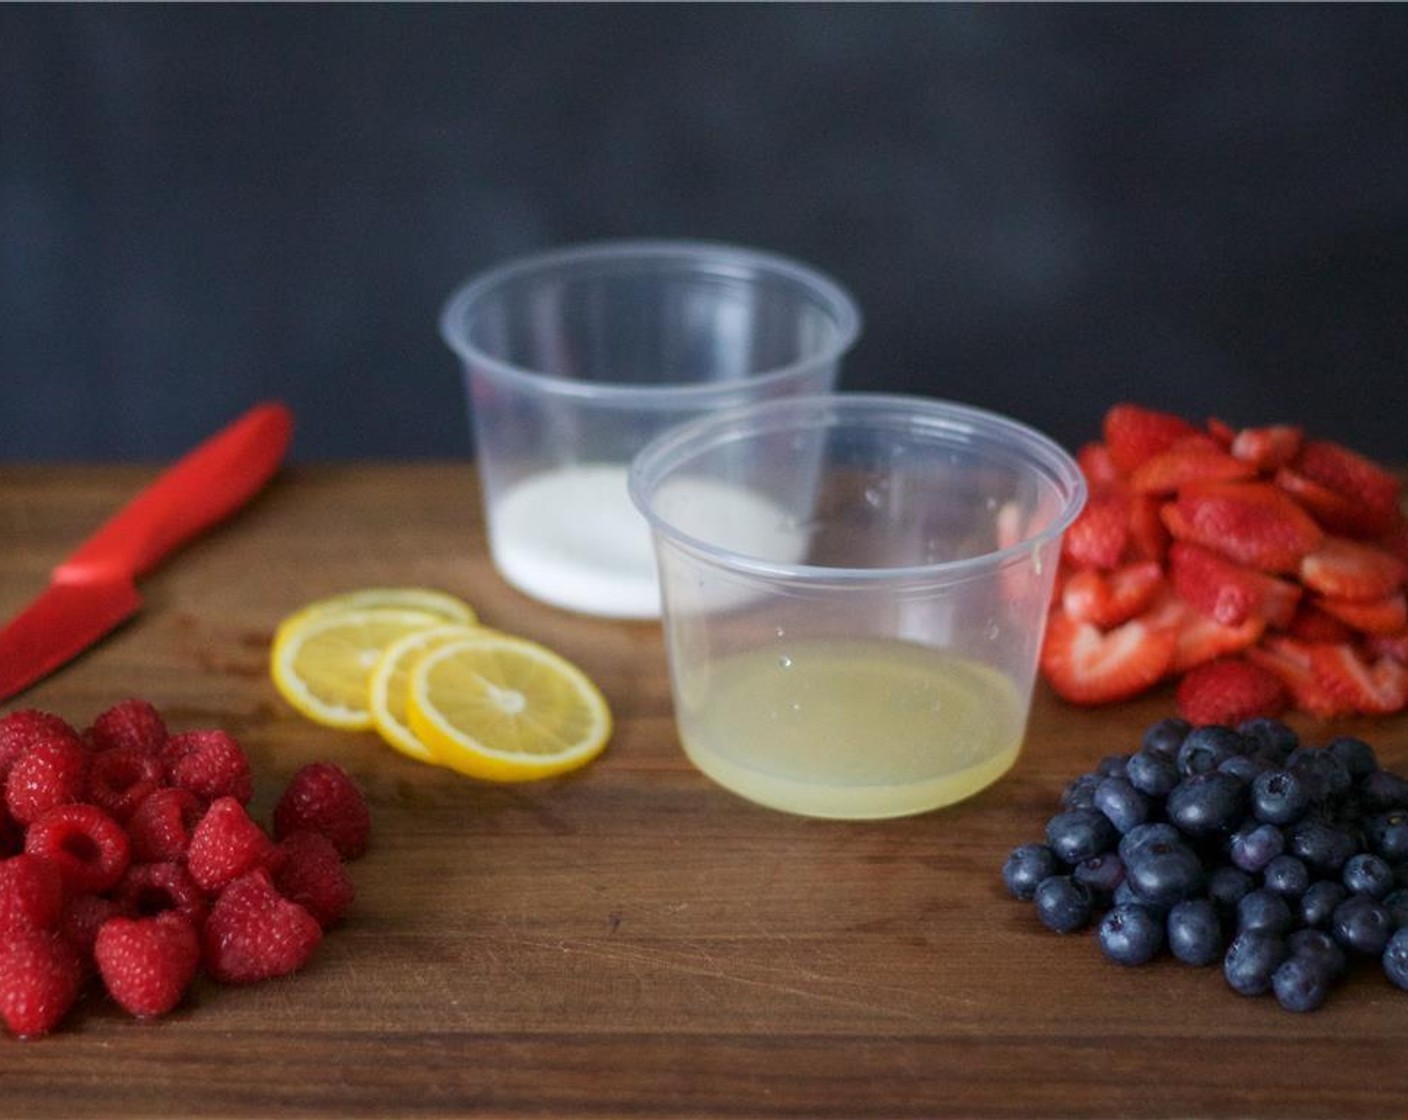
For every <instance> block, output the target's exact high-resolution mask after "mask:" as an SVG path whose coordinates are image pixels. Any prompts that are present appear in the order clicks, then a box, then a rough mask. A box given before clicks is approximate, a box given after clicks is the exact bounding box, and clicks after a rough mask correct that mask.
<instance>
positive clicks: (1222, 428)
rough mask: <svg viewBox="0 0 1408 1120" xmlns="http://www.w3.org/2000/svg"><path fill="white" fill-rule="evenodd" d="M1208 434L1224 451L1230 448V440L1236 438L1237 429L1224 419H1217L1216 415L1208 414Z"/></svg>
mask: <svg viewBox="0 0 1408 1120" xmlns="http://www.w3.org/2000/svg"><path fill="white" fill-rule="evenodd" d="M1207 429H1208V435H1210V436H1212V438H1213V439H1215V440H1217V445H1218V446H1219V447H1221V448H1222V449H1223V450H1224V451H1227V450H1231V448H1232V442H1233V440H1235V439H1236V438H1237V429H1236V428H1234V427H1233V426H1232V425H1231V424H1229V423H1227V421H1226V420H1219V419H1218V418H1217V417H1216V416H1209V417H1208V422H1207Z"/></svg>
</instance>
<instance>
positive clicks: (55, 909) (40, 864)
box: [0, 853, 64, 938]
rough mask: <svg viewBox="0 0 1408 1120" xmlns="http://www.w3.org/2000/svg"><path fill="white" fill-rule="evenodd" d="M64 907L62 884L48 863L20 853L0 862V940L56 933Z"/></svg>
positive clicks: (53, 868) (54, 868)
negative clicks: (22, 934) (28, 933)
mask: <svg viewBox="0 0 1408 1120" xmlns="http://www.w3.org/2000/svg"><path fill="white" fill-rule="evenodd" d="M63 905H64V885H63V880H62V879H61V878H60V877H59V872H58V869H57V868H56V867H54V865H53V864H51V863H50V862H49V861H48V860H44V859H40V858H39V857H38V856H32V855H27V854H24V853H21V854H20V855H17V856H13V857H12V858H10V859H7V860H4V861H3V862H0V938H4V937H7V936H9V935H10V933H11V932H15V931H24V930H44V929H53V928H54V927H55V926H56V925H57V924H58V921H59V915H60V914H61V913H62V911H63Z"/></svg>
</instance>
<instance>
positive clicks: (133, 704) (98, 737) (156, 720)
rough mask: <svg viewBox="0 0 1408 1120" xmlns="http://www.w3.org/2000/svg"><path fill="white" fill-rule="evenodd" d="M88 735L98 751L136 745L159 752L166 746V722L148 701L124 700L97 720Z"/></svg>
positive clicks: (142, 748) (144, 749)
mask: <svg viewBox="0 0 1408 1120" xmlns="http://www.w3.org/2000/svg"><path fill="white" fill-rule="evenodd" d="M87 738H88V742H89V745H90V746H91V747H92V749H93V750H95V751H108V750H113V749H115V748H117V747H132V748H135V749H137V750H140V751H142V752H143V753H144V754H157V753H158V752H159V751H160V750H161V748H162V747H164V746H166V723H165V722H164V721H163V720H162V718H161V715H160V713H158V712H157V710H156V709H155V708H154V707H152V706H151V704H149V703H147V701H145V700H124V701H122V702H121V703H120V704H114V705H113V706H112V707H111V708H109V709H107V711H105V712H103V713H102V714H101V715H99V716H98V718H97V719H95V720H94V721H93V725H92V726H91V727H89V728H88V734H87Z"/></svg>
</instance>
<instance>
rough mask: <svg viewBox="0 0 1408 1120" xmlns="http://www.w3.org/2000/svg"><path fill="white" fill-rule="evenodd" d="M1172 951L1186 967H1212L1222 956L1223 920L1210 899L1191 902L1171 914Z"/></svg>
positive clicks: (1169, 926) (1186, 901)
mask: <svg viewBox="0 0 1408 1120" xmlns="http://www.w3.org/2000/svg"><path fill="white" fill-rule="evenodd" d="M1167 933H1168V947H1169V951H1170V952H1171V953H1173V955H1174V956H1175V957H1177V958H1178V959H1179V960H1181V961H1182V962H1183V963H1184V964H1192V965H1199V966H1201V965H1207V964H1212V963H1213V962H1215V961H1216V960H1217V958H1218V957H1220V956H1221V955H1222V920H1221V919H1220V918H1219V917H1218V916H1217V908H1216V907H1215V906H1214V905H1213V904H1212V902H1211V901H1209V900H1208V899H1206V898H1189V899H1185V900H1184V901H1182V902H1180V903H1178V905H1176V906H1175V907H1174V908H1173V909H1172V910H1170V911H1169V912H1168V923H1167Z"/></svg>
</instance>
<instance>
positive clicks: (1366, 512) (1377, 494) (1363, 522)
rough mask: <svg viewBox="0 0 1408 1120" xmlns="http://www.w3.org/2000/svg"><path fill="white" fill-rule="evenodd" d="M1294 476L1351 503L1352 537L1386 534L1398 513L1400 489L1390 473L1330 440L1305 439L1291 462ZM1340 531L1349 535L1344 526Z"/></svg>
mask: <svg viewBox="0 0 1408 1120" xmlns="http://www.w3.org/2000/svg"><path fill="white" fill-rule="evenodd" d="M1291 466H1292V467H1293V468H1294V469H1295V471H1296V473H1297V474H1299V475H1301V476H1303V477H1304V478H1307V479H1310V480H1311V481H1312V482H1318V483H1320V485H1321V486H1324V487H1325V488H1327V489H1328V490H1331V491H1333V492H1334V493H1336V494H1339V495H1341V496H1342V497H1345V498H1348V499H1350V500H1351V501H1352V502H1353V504H1354V510H1355V516H1354V524H1355V530H1356V531H1354V532H1352V533H1351V535H1353V536H1377V535H1378V534H1380V533H1383V532H1386V531H1387V530H1388V529H1389V527H1390V526H1391V525H1392V524H1393V521H1394V516H1395V514H1397V513H1398V499H1399V494H1400V493H1401V491H1402V486H1401V484H1400V483H1399V481H1398V479H1397V478H1396V477H1394V475H1393V474H1392V472H1390V471H1388V470H1386V469H1385V468H1384V467H1381V466H1380V465H1379V464H1378V463H1376V462H1374V461H1373V460H1372V459H1369V458H1366V457H1365V456H1363V455H1360V454H1359V453H1358V452H1357V451H1351V450H1350V449H1349V448H1347V447H1343V446H1341V445H1340V444H1338V443H1333V442H1331V441H1330V440H1324V439H1312V440H1306V441H1305V443H1304V444H1303V445H1302V446H1301V449H1300V453H1299V454H1298V455H1297V456H1296V457H1295V459H1294V460H1293V461H1292V463H1291ZM1338 531H1340V532H1351V530H1350V528H1348V527H1340V528H1338Z"/></svg>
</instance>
